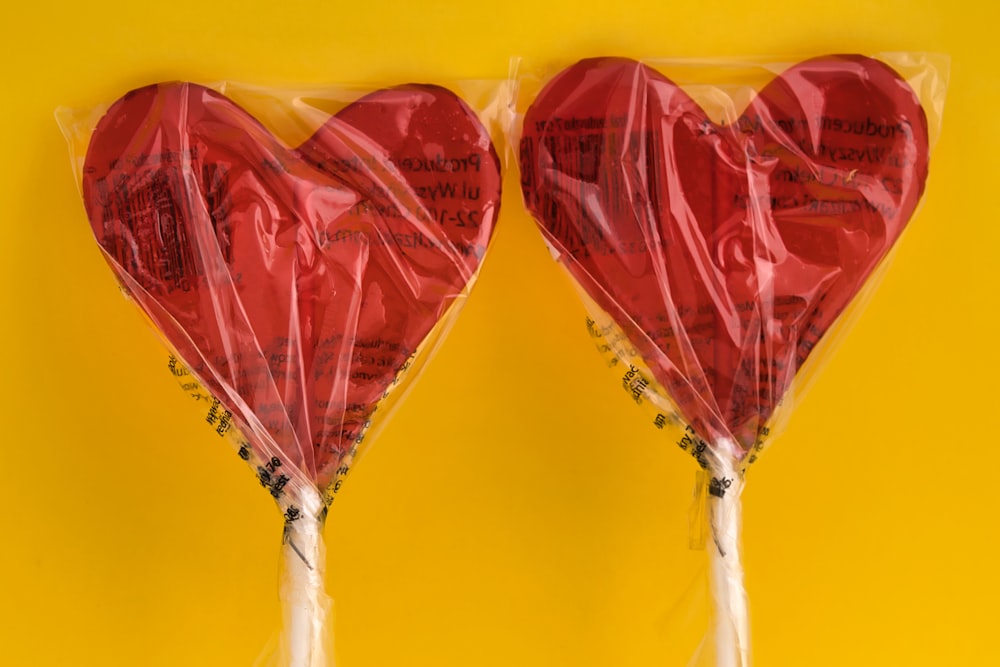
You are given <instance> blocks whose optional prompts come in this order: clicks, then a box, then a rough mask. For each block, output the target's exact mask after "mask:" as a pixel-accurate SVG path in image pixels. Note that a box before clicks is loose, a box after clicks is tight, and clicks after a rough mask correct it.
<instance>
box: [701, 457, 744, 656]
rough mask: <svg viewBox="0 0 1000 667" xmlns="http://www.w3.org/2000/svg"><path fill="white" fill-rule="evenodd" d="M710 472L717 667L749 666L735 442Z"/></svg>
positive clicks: (713, 461) (740, 479)
mask: <svg viewBox="0 0 1000 667" xmlns="http://www.w3.org/2000/svg"><path fill="white" fill-rule="evenodd" d="M719 445H720V446H719V451H718V452H717V453H716V455H715V456H714V457H711V459H710V460H711V468H710V470H709V473H710V475H711V476H712V479H711V480H710V485H709V503H708V504H709V508H708V511H709V517H710V521H711V526H712V544H710V545H709V552H710V558H711V563H712V564H711V569H712V592H713V594H714V596H715V615H716V618H715V647H716V665H717V666H718V667H749V666H750V623H749V617H748V614H747V594H746V589H745V588H744V587H743V564H742V562H741V560H740V525H741V506H740V494H741V493H742V492H743V475H742V474H741V473H740V471H739V470H738V469H737V465H736V462H735V458H734V456H733V454H734V452H735V451H736V449H735V447H734V446H733V443H731V442H729V441H723V442H721V443H719Z"/></svg>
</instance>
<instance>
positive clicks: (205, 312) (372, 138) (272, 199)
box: [83, 83, 500, 492]
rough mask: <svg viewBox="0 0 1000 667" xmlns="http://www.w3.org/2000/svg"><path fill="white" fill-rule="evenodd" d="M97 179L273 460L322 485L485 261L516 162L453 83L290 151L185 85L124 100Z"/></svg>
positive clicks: (134, 286)
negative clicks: (503, 167)
mask: <svg viewBox="0 0 1000 667" xmlns="http://www.w3.org/2000/svg"><path fill="white" fill-rule="evenodd" d="M83 193H84V199H85V203H86V207H87V212H88V214H89V216H90V219H91V223H92V226H93V229H94V233H95V235H96V237H97V240H98V242H99V243H100V245H101V247H102V248H103V249H104V251H105V255H106V257H107V259H108V261H109V263H110V264H111V266H112V268H113V269H114V271H115V273H116V274H117V275H118V278H119V280H120V281H121V282H122V283H123V284H124V285H125V286H126V287H127V289H128V291H129V292H130V293H131V294H132V295H133V296H134V297H135V299H136V301H137V302H138V303H139V304H140V306H141V307H142V308H143V309H144V310H145V312H146V313H147V315H148V316H149V317H150V319H151V320H152V321H153V323H154V324H155V325H156V326H157V328H159V330H160V331H161V332H162V333H163V334H164V336H165V337H166V338H167V340H168V341H169V342H170V344H171V345H172V346H173V347H174V348H175V349H176V350H177V352H178V353H179V354H180V356H181V357H182V358H183V359H184V361H185V362H186V363H187V364H188V365H189V366H190V367H191V368H192V369H193V371H194V372H195V373H196V375H197V376H198V377H199V379H200V380H201V381H202V382H203V383H204V384H205V385H206V387H207V388H208V389H209V390H210V391H211V392H212V393H213V394H214V395H215V396H216V397H218V398H219V399H220V400H221V401H222V403H223V404H224V406H225V407H226V408H227V409H229V410H230V411H231V412H232V413H233V414H234V415H236V416H237V418H238V421H239V423H240V425H241V427H242V429H243V430H244V431H246V433H247V435H248V437H249V440H250V441H251V442H252V443H253V445H254V446H255V448H256V449H257V450H258V453H259V454H260V455H261V458H262V459H263V460H265V461H267V460H272V457H278V458H279V461H280V463H281V465H282V467H283V470H293V471H299V472H301V473H302V475H303V476H304V477H305V478H306V480H307V481H308V482H311V483H313V484H315V485H316V487H317V488H319V489H320V490H322V489H325V488H326V487H327V486H328V485H329V484H330V483H331V482H332V481H333V480H334V479H335V477H336V476H337V474H338V473H337V471H338V469H340V464H341V462H342V460H344V458H345V457H346V456H347V455H348V454H349V453H350V452H351V451H352V450H353V449H354V447H355V445H356V444H357V443H358V442H360V440H361V437H362V436H363V431H364V428H365V426H366V424H367V423H368V422H369V419H370V417H371V415H372V412H373V411H374V410H375V408H376V406H377V404H378V402H379V400H380V399H381V398H382V397H383V395H384V394H385V392H386V391H387V389H388V388H389V387H390V385H391V384H392V382H393V380H394V379H395V378H396V376H397V374H398V373H399V372H400V371H401V369H403V368H404V366H405V365H406V364H407V362H408V359H409V358H410V357H411V356H412V355H413V354H414V353H415V351H416V350H417V348H418V347H419V346H420V344H421V342H422V341H423V340H424V339H425V338H426V337H427V336H428V334H429V333H430V332H431V331H432V330H433V328H434V326H435V325H436V324H437V323H438V321H439V320H440V319H441V317H442V316H443V315H444V313H445V311H446V310H447V309H448V307H449V306H450V305H451V304H452V303H453V301H454V300H455V299H456V298H457V297H458V296H460V295H461V294H462V293H463V292H464V291H465V289H466V286H467V284H468V282H469V281H470V279H471V278H472V277H473V276H474V274H475V272H476V270H477V268H478V265H479V262H480V259H481V258H482V256H483V253H484V251H485V248H486V245H487V243H488V241H489V238H490V235H491V232H492V229H493V223H494V222H495V220H496V215H497V211H498V206H499V197H500V173H499V164H498V159H497V156H496V153H495V152H494V150H493V147H492V144H491V142H490V138H489V136H488V134H487V132H486V130H485V129H484V128H483V126H482V125H481V124H480V122H479V120H478V119H477V118H476V116H475V115H474V114H473V113H472V111H471V110H470V109H469V108H468V107H467V106H466V105H465V104H464V103H463V102H462V101H461V100H459V98H457V97H456V96H455V95H453V94H452V93H450V92H449V91H447V90H445V89H443V88H438V87H434V86H402V87H398V88H394V89H389V90H381V91H378V92H375V93H372V94H370V95H368V96H366V97H364V98H362V99H360V100H359V101H357V102H355V103H353V104H351V105H350V106H348V107H346V108H344V109H343V110H342V111H340V112H339V113H338V114H337V115H335V116H334V117H332V118H330V119H329V121H328V122H327V123H326V124H325V125H323V126H322V127H321V128H320V129H319V130H318V131H317V132H316V133H315V135H314V136H313V137H311V138H310V139H309V140H308V141H306V142H305V143H304V144H303V145H302V146H300V147H299V148H298V149H291V148H288V147H286V146H284V145H283V144H282V143H281V142H280V141H279V140H278V139H276V138H275V137H273V136H272V135H271V134H270V133H269V132H268V131H267V130H266V129H265V128H264V127H263V126H262V125H261V124H260V123H259V122H257V121H256V120H255V119H253V118H252V117H251V116H249V115H248V114H247V113H246V112H245V111H244V110H242V109H241V108H239V107H238V106H237V105H236V104H234V103H233V102H232V101H230V100H228V99H227V98H225V97H223V96H222V95H220V94H219V93H216V92H215V91H213V90H210V89H208V88H204V87H201V86H197V85H193V84H181V83H177V84H161V85H156V86H150V87H147V88H143V89H139V90H136V91H133V92H132V93H129V94H128V95H126V96H125V97H124V98H122V99H121V100H119V101H118V102H117V103H116V104H115V105H114V106H112V107H111V108H110V109H109V110H108V112H107V114H106V115H105V116H104V117H103V118H102V119H101V121H100V123H99V124H98V125H97V128H96V129H95V131H94V133H93V136H92V139H91V142H90V148H89V150H88V152H87V158H86V163H85V168H84V178H83ZM341 472H342V471H341ZM272 489H273V486H272ZM278 491H279V492H280V489H278Z"/></svg>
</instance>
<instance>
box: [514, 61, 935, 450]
mask: <svg viewBox="0 0 1000 667" xmlns="http://www.w3.org/2000/svg"><path fill="white" fill-rule="evenodd" d="M927 141H928V140H927V121H926V118H925V115H924V112H923V109H922V108H921V106H920V103H919V101H918V100H917V97H916V95H915V94H914V92H913V91H912V90H911V89H910V87H909V86H908V85H907V84H906V82H905V81H903V80H902V79H901V78H900V77H899V75H898V74H896V72H894V71H893V70H892V69H890V68H889V67H888V66H886V65H884V64H883V63H881V62H879V61H876V60H873V59H870V58H864V57H859V56H830V57H824V58H817V59H814V60H809V61H806V62H803V63H800V64H798V65H795V66H794V67H792V68H790V69H788V70H787V71H785V72H784V73H782V74H781V75H780V76H778V77H777V78H775V79H774V80H773V81H771V82H770V83H769V84H768V85H767V86H766V87H764V88H763V89H762V90H761V91H760V92H759V94H757V95H756V96H755V97H754V99H753V101H751V102H750V104H749V106H748V107H747V108H746V110H745V111H744V112H743V114H742V115H741V116H740V117H739V118H738V119H735V122H733V119H730V122H729V123H727V124H722V123H716V122H714V121H713V120H712V119H710V118H709V116H708V115H707V114H706V112H705V111H704V110H703V109H702V108H701V107H700V106H699V105H698V104H697V103H696V102H695V101H694V100H692V99H691V97H689V96H688V94H687V93H685V92H684V91H683V90H681V89H680V88H679V87H678V86H676V85H675V84H674V83H672V82H671V81H669V80H668V79H666V78H665V77H663V76H662V75H661V74H659V73H658V72H656V71H655V70H653V69H651V68H649V67H647V66H645V65H642V64H640V63H637V62H634V61H629V60H624V59H613V58H602V59H592V60H584V61H582V62H580V63H577V64H576V65H574V66H572V67H570V68H568V69H566V70H564V71H563V72H561V73H560V74H559V75H558V76H556V77H555V78H554V79H553V80H552V81H551V82H549V84H548V85H547V86H546V87H545V89H544V90H543V91H542V92H541V93H540V94H539V95H538V97H537V98H536V100H535V101H534V103H533V104H532V105H531V108H530V109H529V110H528V111H527V114H526V116H525V120H524V133H523V139H522V141H521V165H522V187H523V191H524V197H525V201H526V202H527V205H528V207H529V208H530V209H531V212H532V213H533V215H534V216H535V217H536V219H537V220H538V222H539V224H540V226H541V228H542V230H543V232H544V234H545V236H546V238H547V240H548V242H549V243H550V244H551V246H553V247H554V249H555V250H556V251H558V252H559V253H560V254H561V255H562V257H563V259H564V261H565V264H566V266H567V268H568V269H569V271H570V272H571V274H572V275H573V277H574V278H575V279H576V281H577V282H578V283H579V284H580V285H581V286H582V287H583V289H584V290H585V291H586V292H587V294H588V295H589V296H590V297H591V298H592V299H593V300H594V301H595V302H596V304H597V305H598V306H599V307H600V308H602V309H603V310H604V311H606V312H607V313H609V314H610V315H611V316H612V317H613V318H614V319H615V321H616V322H617V323H618V325H619V326H620V327H621V328H622V329H623V330H624V332H625V333H626V335H627V336H628V338H629V340H630V341H631V342H632V344H633V345H634V346H635V347H636V348H637V350H638V351H639V353H640V354H641V356H642V357H643V359H644V360H645V362H646V363H647V364H648V365H649V367H650V369H651V371H652V373H653V374H654V375H655V377H656V379H657V380H658V381H659V383H660V384H661V385H662V386H663V387H664V388H665V389H666V390H667V392H668V393H669V394H670V395H671V396H672V397H673V399H674V402H675V403H676V405H677V406H678V408H679V409H680V412H681V414H682V416H683V417H684V418H685V419H686V420H687V421H688V422H690V424H691V425H692V426H693V428H694V430H695V431H696V432H697V433H698V434H699V435H700V436H701V437H702V438H704V439H705V440H707V441H708V442H709V444H710V446H711V444H712V443H717V442H720V441H723V440H728V441H730V442H732V443H734V444H735V448H736V450H737V455H738V457H740V458H742V457H743V456H744V454H745V453H746V452H747V451H748V450H749V449H751V447H752V446H753V445H754V443H755V442H756V440H757V438H758V436H759V435H760V434H761V432H762V431H763V429H764V428H765V427H766V424H767V422H768V420H769V419H770V417H771V415H772V413H773V412H774V409H775V407H776V405H777V404H778V402H779V401H780V400H781V398H782V396H783V395H784V394H785V392H786V391H787V390H788V388H789V386H790V385H791V382H792V380H793V378H794V377H795V373H796V371H797V370H798V369H799V368H800V367H801V366H802V364H803V363H804V362H805V360H806V359H807V358H808V356H809V354H810V352H811V350H812V349H813V348H814V347H815V346H816V344H817V343H818V342H819V340H820V339H821V338H822V337H823V335H824V334H825V333H826V331H827V330H828V329H829V328H830V326H831V325H832V324H833V323H834V321H835V320H836V319H837V316H838V315H840V313H841V312H842V311H843V310H844V308H845V307H846V306H847V305H848V303H849V302H850V301H851V299H852V298H853V297H854V295H855V294H856V293H857V292H858V290H859V289H860V288H861V287H862V285H863V284H864V282H865V280H866V279H867V278H868V276H869V275H870V274H871V272H872V270H873V269H874V268H875V267H876V266H877V265H878V264H879V262H880V261H881V260H882V258H883V257H884V256H885V254H886V252H887V251H888V250H889V249H890V248H891V246H892V244H893V243H894V242H895V240H896V239H897V237H898V236H899V234H900V232H902V230H903V228H904V226H905V225H906V222H907V221H908V220H909V218H910V215H911V214H912V213H913V211H914V208H915V207H916V205H917V202H918V200H919V198H920V195H921V193H922V192H923V187H924V181H925V179H926V176H927V156H928V151H927Z"/></svg>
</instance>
